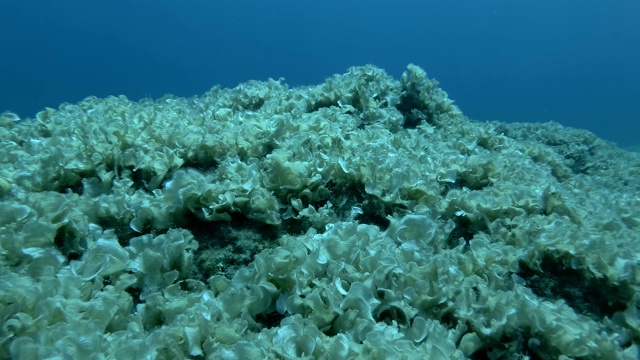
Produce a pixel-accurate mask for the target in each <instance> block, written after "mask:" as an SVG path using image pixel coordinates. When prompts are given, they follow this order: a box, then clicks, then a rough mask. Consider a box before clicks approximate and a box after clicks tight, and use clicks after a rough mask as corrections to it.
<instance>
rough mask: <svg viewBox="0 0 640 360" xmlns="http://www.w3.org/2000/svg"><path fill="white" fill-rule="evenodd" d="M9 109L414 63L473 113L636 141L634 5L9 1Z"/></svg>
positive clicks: (638, 58)
mask: <svg viewBox="0 0 640 360" xmlns="http://www.w3.org/2000/svg"><path fill="white" fill-rule="evenodd" d="M0 13H1V14H2V21H0V111H3V110H11V111H14V112H17V113H18V114H19V115H20V116H21V117H24V118H26V117H32V116H33V115H34V114H35V113H36V112H38V111H39V110H40V109H42V108H43V107H45V106H48V107H57V105H58V104H59V103H62V102H77V101H80V100H81V99H83V98H84V97H86V96H88V95H96V96H101V97H103V96H107V95H112V94H125V95H126V96H128V97H129V98H131V99H134V100H137V99H139V98H141V97H144V96H152V97H160V96H162V95H164V94H165V93H172V94H175V95H179V96H192V95H196V94H201V93H203V92H204V91H206V90H208V89H209V88H211V87H212V86H213V85H216V84H219V85H222V86H225V87H231V86H235V85H236V84H238V83H239V82H244V81H246V80H249V79H258V80H264V79H267V78H268V77H272V78H279V77H284V78H285V79H286V81H287V82H288V83H289V84H290V85H293V86H295V85H307V84H317V83H320V82H322V81H323V80H324V79H325V78H326V77H328V76H330V75H332V74H334V73H344V72H345V71H346V69H347V68H348V67H350V66H354V65H364V64H367V63H371V64H374V65H377V66H379V67H382V68H384V69H386V70H387V71H388V72H389V73H390V74H392V75H393V76H395V77H398V76H400V74H401V73H402V71H403V69H404V68H405V66H406V65H407V64H408V63H410V62H413V63H415V64H417V65H419V66H421V67H423V68H424V69H425V70H426V71H427V73H428V74H429V76H430V77H433V78H436V79H437V80H439V81H440V84H441V86H442V88H443V89H444V90H446V91H447V92H448V93H449V95H450V97H451V98H452V99H454V100H456V103H457V104H458V106H460V108H461V109H462V110H463V111H464V112H465V114H466V115H468V116H469V117H471V118H474V119H478V120H501V121H530V122H538V121H540V122H542V121H549V120H555V121H557V122H560V123H562V124H564V125H568V126H573V127H580V128H586V129H589V130H591V131H593V132H595V133H596V134H597V135H599V136H601V137H603V138H605V139H608V140H613V141H616V142H618V143H619V144H620V145H622V146H627V145H631V144H635V143H638V142H640V140H638V134H640V115H639V114H640V67H639V65H638V64H640V20H639V19H640V1H638V0H620V1H618V0H611V1H605V0H567V1H562V0H537V1H536V0H517V1H516V0H509V1H507V0H505V1H492V0H482V1H481V0H437V1H436V0H422V1H418V0H412V1H409V0H407V1H402V0H396V1H393V2H392V1H379V0H368V1H349V0H342V1H338V0H324V1H311V0H307V1H305V0H295V1H294V0H287V1H285V0H280V1H276V0H253V1H242V0H240V1H239V0H233V1H231V0H228V1H216V0H208V1H205V0H181V1H165V0H154V1H151V0H148V1H142V0H126V1H125V0H109V1H90V0H83V1H79V0H70V1H65V0H60V1H42V0H40V1H35V0H20V1H17V0H14V1H9V0H0Z"/></svg>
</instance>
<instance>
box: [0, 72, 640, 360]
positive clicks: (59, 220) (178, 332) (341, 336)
mask: <svg viewBox="0 0 640 360" xmlns="http://www.w3.org/2000/svg"><path fill="white" fill-rule="evenodd" d="M16 120H17V119H16V117H15V116H14V115H13V114H9V113H5V114H3V115H2V117H0V138H1V139H2V141H1V142H0V162H1V164H2V165H1V166H0V201H2V204H1V206H0V226H1V227H0V264H1V266H2V267H1V272H0V282H1V283H2V287H1V288H0V294H1V296H0V318H1V319H2V327H1V329H0V357H1V358H15V359H38V358H52V357H69V358H104V357H110V358H117V359H140V358H158V359H168V358H184V357H195V358H211V359H219V358H228V359H245V358H267V359H275V358H298V357H308V358H319V359H327V358H345V359H348V358H370V359H390V358H429V359H463V358H468V357H469V358H476V359H484V358H489V359H497V358H518V357H527V356H528V357H530V358H533V359H556V358H559V357H562V358H590V359H614V358H626V359H635V358H636V356H637V354H638V345H637V344H638V341H640V320H639V318H638V305H639V298H638V285H639V283H640V270H638V264H639V259H640V255H639V254H640V195H639V194H640V157H639V155H638V154H634V153H631V152H625V151H622V150H620V149H618V148H616V147H615V146H614V145H612V144H610V143H608V142H605V141H602V140H600V139H598V138H597V137H595V136H594V135H592V134H590V133H589V132H586V131H582V130H575V129H568V128H564V127H562V126H560V125H558V124H555V123H548V124H541V125H540V124H537V125H534V124H512V125H507V124H502V123H478V122H473V121H470V120H469V119H467V118H465V117H464V116H463V114H462V113H461V111H460V110H459V109H458V108H457V107H456V106H455V105H454V104H453V101H452V100H450V99H449V98H448V96H447V94H446V93H445V92H444V91H442V90H441V89H439V88H438V84H437V83H436V82H435V81H433V80H430V79H428V78H427V76H426V74H425V72H424V71H423V70H422V69H420V68H418V67H417V66H414V65H409V67H408V69H407V71H406V72H405V73H404V74H403V76H402V78H401V79H400V80H399V81H398V80H394V79H393V78H391V77H390V76H388V75H387V74H386V73H385V72H384V71H382V70H380V69H378V68H376V67H374V66H364V67H355V68H351V69H349V71H348V72H347V73H346V74H344V75H336V76H333V77H331V78H330V79H328V80H327V81H326V82H325V83H324V84H321V85H318V86H314V87H305V88H295V89H290V88H288V87H287V85H286V84H284V82H283V81H281V80H279V81H275V80H269V81H267V82H257V81H251V82H248V83H246V84H242V85H240V86H238V87H236V88H234V89H220V88H213V89H212V90H211V91H209V92H208V93H206V94H205V95H203V96H201V97H196V98H191V99H185V98H176V97H170V96H167V97H164V98H162V99H158V100H150V99H147V100H142V101H140V102H132V101H130V100H128V99H126V98H125V97H122V96H121V97H109V98H106V99H98V98H95V97H90V98H87V99H85V100H84V101H82V102H80V103H78V104H75V105H74V104H63V105H61V106H60V108H59V109H57V110H54V109H46V110H45V111H42V112H40V113H38V114H37V117H36V119H33V120H28V121H24V122H18V121H16Z"/></svg>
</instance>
